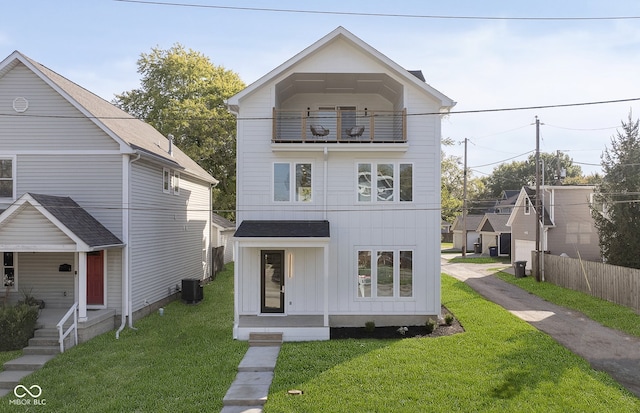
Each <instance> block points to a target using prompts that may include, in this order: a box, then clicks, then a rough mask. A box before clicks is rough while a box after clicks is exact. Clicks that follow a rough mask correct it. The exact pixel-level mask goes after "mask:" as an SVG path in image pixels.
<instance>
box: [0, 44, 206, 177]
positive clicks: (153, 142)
mask: <svg viewBox="0 0 640 413" xmlns="http://www.w3.org/2000/svg"><path fill="white" fill-rule="evenodd" d="M19 63H22V64H23V65H24V66H26V67H27V68H28V69H29V70H31V71H32V72H33V73H35V74H36V75H37V76H38V77H40V79H42V80H43V81H44V82H45V83H46V84H48V85H49V86H50V87H51V88H53V89H54V90H55V91H56V92H57V93H59V94H60V95H61V96H62V97H63V98H65V99H66V100H67V101H68V102H69V103H70V104H71V105H73V106H74V107H75V108H76V109H77V110H78V111H80V112H81V113H82V114H83V115H84V116H86V117H87V118H88V119H89V120H91V121H92V122H93V123H95V124H96V125H97V126H98V127H99V128H100V129H102V130H103V131H104V132H105V133H106V134H107V135H108V136H110V137H111V138H112V139H114V140H115V141H116V142H117V143H118V144H119V145H120V150H121V152H123V153H134V152H136V151H138V150H141V151H143V154H150V155H152V156H153V157H155V158H156V159H160V160H162V161H164V162H166V163H170V164H173V166H174V167H178V168H180V169H182V170H183V171H184V173H187V174H190V175H193V176H196V177H198V178H200V179H203V180H205V181H207V182H211V183H216V182H217V181H216V179H215V178H213V177H212V176H211V175H210V174H209V173H207V172H206V171H205V170H204V169H203V168H201V167H200V166H199V165H198V164H197V163H196V162H195V161H194V160H192V159H191V158H189V157H188V156H187V155H186V154H184V153H183V152H182V151H181V150H180V149H178V148H176V147H175V146H174V147H173V149H172V152H173V153H172V154H170V153H169V140H168V139H167V138H166V137H164V136H163V135H162V134H161V133H160V132H158V131H157V130H156V129H155V128H153V127H152V126H151V125H149V124H148V123H146V122H143V121H141V120H139V119H136V118H134V117H133V116H131V115H129V114H128V113H127V112H125V111H123V110H121V109H120V108H118V107H116V106H115V105H113V104H111V103H110V102H107V101H106V100H104V99H102V98H101V97H99V96H97V95H95V94H94V93H92V92H90V91H88V90H87V89H85V88H83V87H81V86H79V85H78V84H76V83H74V82H72V81H70V80H69V79H67V78H65V77H64V76H62V75H60V74H58V73H56V72H54V71H53V70H51V69H49V68H48V67H46V66H44V65H42V64H41V63H38V62H36V61H35V60H32V59H30V58H28V57H27V56H25V55H23V54H22V53H20V52H19V51H15V52H13V53H12V54H11V55H9V56H8V57H7V58H5V59H4V60H3V61H2V62H0V77H2V76H4V75H5V74H6V73H8V72H9V71H10V70H12V69H13V68H14V67H15V66H16V65H17V64H19Z"/></svg>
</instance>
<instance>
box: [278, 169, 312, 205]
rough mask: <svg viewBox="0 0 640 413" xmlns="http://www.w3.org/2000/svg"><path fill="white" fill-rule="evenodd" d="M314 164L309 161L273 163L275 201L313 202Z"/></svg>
mask: <svg viewBox="0 0 640 413" xmlns="http://www.w3.org/2000/svg"><path fill="white" fill-rule="evenodd" d="M312 189H313V187H312V166H311V163H309V162H294V163H291V162H276V163H274V164H273V200H274V201H275V202H291V201H292V200H293V202H311V201H312V195H313V190H312Z"/></svg>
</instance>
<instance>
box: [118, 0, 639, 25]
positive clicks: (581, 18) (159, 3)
mask: <svg viewBox="0 0 640 413" xmlns="http://www.w3.org/2000/svg"><path fill="white" fill-rule="evenodd" d="M114 1H118V2H121V3H135V4H144V5H151V6H171V7H185V8H186V7H188V8H201V9H219V10H236V11H259V12H270V13H298V14H325V15H333V16H362V17H394V18H411V19H437V20H499V21H503V20H515V21H518V20H520V21H589V20H595V21H598V20H638V19H640V16H599V17H598V16H596V17H585V16H567V17H549V16H543V17H531V16H523V17H509V16H453V15H434V14H400V13H366V12H350V11H335V10H333V11H329V10H303V9H277V8H267V7H238V6H219V5H210V4H197V3H177V2H163V1H144V0H114Z"/></svg>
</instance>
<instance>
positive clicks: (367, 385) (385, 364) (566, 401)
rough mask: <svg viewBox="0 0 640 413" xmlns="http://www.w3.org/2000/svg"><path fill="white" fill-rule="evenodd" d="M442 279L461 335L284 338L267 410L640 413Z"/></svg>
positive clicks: (639, 406)
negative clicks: (322, 339)
mask: <svg viewBox="0 0 640 413" xmlns="http://www.w3.org/2000/svg"><path fill="white" fill-rule="evenodd" d="M442 286H443V290H442V295H443V304H444V305H445V306H447V308H448V309H449V310H451V311H452V312H453V313H454V314H455V315H456V317H457V318H458V319H459V320H460V322H461V323H462V325H463V326H464V328H465V329H466V332H465V333H462V334H458V335H455V336H448V337H440V338H422V339H421V338H412V339H404V340H384V341H383V340H353V339H352V340H334V341H330V342H308V343H285V344H284V345H283V347H282V350H281V352H280V357H279V359H278V364H277V366H276V371H275V378H274V382H273V384H272V386H271V389H270V393H269V400H268V402H267V404H266V406H265V412H267V413H270V412H336V411H344V412H347V411H348V412H390V411H393V412H436V411H437V412H449V411H462V412H480V411H495V412H503V411H505V412H507V411H508V412H539V411H541V412H603V411H607V412H630V411H640V400H639V399H637V398H636V397H634V396H633V395H632V394H630V393H629V392H627V391H626V390H625V389H623V388H622V387H621V386H620V385H618V384H617V383H616V382H615V381H614V380H613V379H611V378H610V377H609V376H608V375H607V374H605V373H601V372H597V371H595V370H592V369H591V368H590V367H589V364H588V363H587V362H586V361H585V360H584V359H582V358H580V357H578V356H576V355H574V354H573V353H571V352H570V351H569V350H567V349H565V348H564V347H562V346H560V345H559V344H557V343H556V342H555V341H554V340H553V339H551V338H550V337H549V336H547V335H546V334H543V333H540V332H539V331H538V330H536V329H535V328H534V327H532V326H530V325H529V324H527V323H526V322H524V321H522V320H520V319H518V318H516V317H515V316H513V315H511V314H510V313H508V312H507V311H505V310H504V309H502V308H501V307H499V306H497V305H495V304H493V303H491V302H488V301H486V300H484V299H483V298H481V297H480V296H479V295H478V294H477V293H475V292H474V291H473V290H471V289H470V288H469V287H468V286H467V285H466V284H464V283H462V282H459V281H456V280H455V279H453V278H451V277H448V276H443V278H442ZM290 389H297V390H302V391H303V394H302V395H299V396H292V395H288V394H287V391H288V390H290Z"/></svg>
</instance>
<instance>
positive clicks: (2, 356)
mask: <svg viewBox="0 0 640 413" xmlns="http://www.w3.org/2000/svg"><path fill="white" fill-rule="evenodd" d="M21 355H22V350H14V351H0V371H2V370H3V368H2V365H3V364H4V363H6V362H7V361H9V360H13V359H15V358H18V357H20V356H21Z"/></svg>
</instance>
